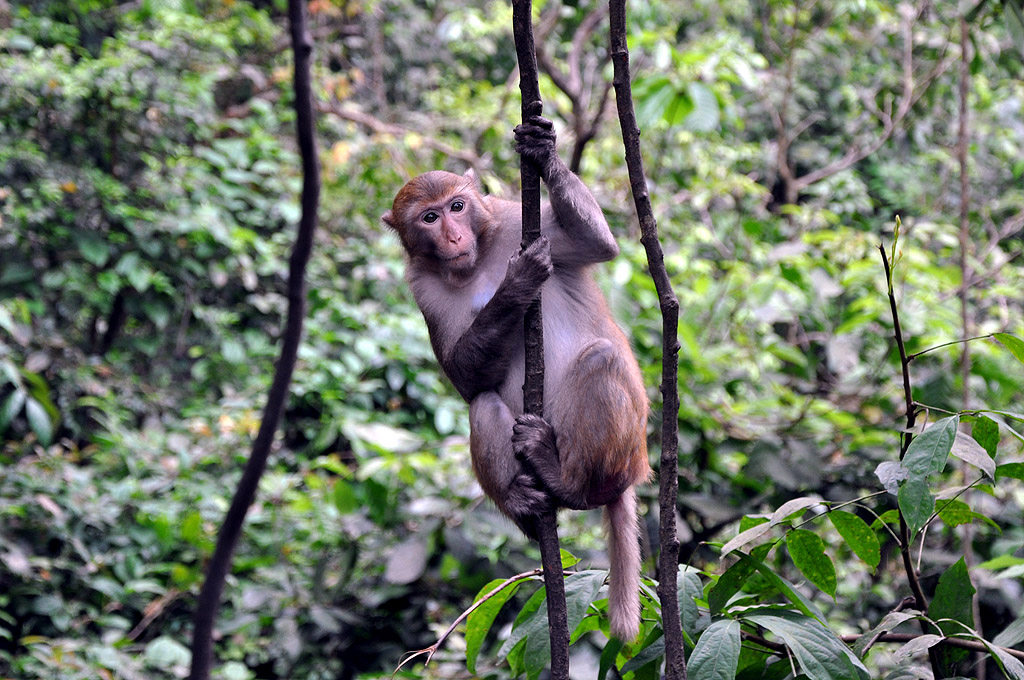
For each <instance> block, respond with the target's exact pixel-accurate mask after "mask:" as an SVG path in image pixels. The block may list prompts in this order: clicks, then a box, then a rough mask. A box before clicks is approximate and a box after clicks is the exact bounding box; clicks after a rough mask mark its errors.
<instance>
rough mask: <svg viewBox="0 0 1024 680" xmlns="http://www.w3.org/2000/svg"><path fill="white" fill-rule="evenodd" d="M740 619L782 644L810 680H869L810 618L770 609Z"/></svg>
mask: <svg viewBox="0 0 1024 680" xmlns="http://www.w3.org/2000/svg"><path fill="white" fill-rule="evenodd" d="M759 611H763V612H765V613H759ZM743 618H744V619H746V620H748V621H750V622H751V623H755V624H757V625H759V626H761V627H763V628H765V629H767V630H769V631H771V632H772V633H773V634H774V635H775V636H776V637H778V638H779V639H780V640H782V642H783V643H785V645H786V646H787V647H789V649H790V650H791V651H792V652H793V656H794V657H795V658H796V660H797V662H798V663H799V664H800V668H801V669H802V670H803V672H804V673H805V674H806V675H807V677H808V678H810V679H811V680H854V678H862V679H863V680H868V678H869V674H868V670H867V669H866V668H865V667H864V665H863V664H862V663H861V662H860V660H859V659H858V658H857V657H856V656H854V655H853V653H852V652H851V651H850V649H849V648H848V647H847V646H846V645H845V644H844V643H843V641H842V640H840V639H839V638H838V637H836V636H835V634H834V633H832V631H830V630H829V629H828V628H826V627H825V626H823V625H822V624H821V622H819V621H816V620H815V619H813V618H810V617H807V616H801V615H800V614H797V613H795V612H791V611H786V610H775V609H770V608H764V609H763V610H756V609H755V610H750V612H748V613H746V614H745V615H744V616H743Z"/></svg>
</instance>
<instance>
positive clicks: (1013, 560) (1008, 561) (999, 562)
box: [978, 555, 1024, 571]
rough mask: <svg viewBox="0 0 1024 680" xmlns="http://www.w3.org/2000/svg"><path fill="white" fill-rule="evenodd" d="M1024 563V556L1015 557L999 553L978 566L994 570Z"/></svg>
mask: <svg viewBox="0 0 1024 680" xmlns="http://www.w3.org/2000/svg"><path fill="white" fill-rule="evenodd" d="M1020 565H1024V557H1014V556H1013V555H999V556H998V557H993V558H992V559H990V560H985V561H984V562H982V563H981V564H979V565H978V566H979V567H981V568H982V569H991V570H993V571H995V570H997V569H1009V568H1010V567H1017V566H1020Z"/></svg>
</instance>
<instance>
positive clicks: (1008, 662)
mask: <svg viewBox="0 0 1024 680" xmlns="http://www.w3.org/2000/svg"><path fill="white" fill-rule="evenodd" d="M982 642H985V641H984V640H982ZM985 646H986V647H988V651H990V652H991V653H992V656H993V657H994V658H995V660H996V663H997V664H999V668H1000V670H1002V671H1003V673H1005V674H1006V677H1007V678H1008V679H1009V680H1024V663H1021V661H1020V659H1018V658H1017V657H1015V656H1012V655H1010V654H1008V653H1007V652H1006V651H1005V650H1003V649H1000V648H999V647H995V646H993V645H991V644H989V643H988V642H985Z"/></svg>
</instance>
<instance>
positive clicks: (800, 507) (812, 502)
mask: <svg viewBox="0 0 1024 680" xmlns="http://www.w3.org/2000/svg"><path fill="white" fill-rule="evenodd" d="M820 505H821V499H820V498H809V497H807V496H803V497H801V498H794V499H792V500H788V501H786V502H785V503H783V504H782V505H780V506H779V508H778V510H776V511H775V512H773V513H772V517H771V520H770V522H771V524H772V525H775V524H780V523H782V522H784V521H786V520H787V519H789V518H790V517H792V516H793V515H795V514H797V513H798V512H800V513H802V511H804V510H806V509H807V508H811V507H814V506H820Z"/></svg>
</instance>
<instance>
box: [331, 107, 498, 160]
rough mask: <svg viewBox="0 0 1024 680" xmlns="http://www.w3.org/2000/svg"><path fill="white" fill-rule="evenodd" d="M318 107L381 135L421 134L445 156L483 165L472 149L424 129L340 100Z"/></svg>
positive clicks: (431, 147)
mask: <svg viewBox="0 0 1024 680" xmlns="http://www.w3.org/2000/svg"><path fill="white" fill-rule="evenodd" d="M317 109H318V110H319V111H321V112H322V113H329V114H331V115H334V116H337V117H338V118H342V119H344V120H348V121H351V122H353V123H357V124H359V125H362V126H363V127H365V128H366V129H368V130H370V131H371V132H374V133H376V134H381V135H394V136H395V137H404V136H406V135H409V134H419V135H420V140H421V141H422V142H423V145H424V146H425V147H427V148H430V149H433V150H434V151H438V152H440V153H443V154H444V155H445V156H450V157H452V158H457V159H459V160H460V161H462V162H464V163H466V164H467V165H469V166H470V167H472V168H473V169H474V170H479V169H480V168H481V166H482V165H483V159H481V158H480V156H478V155H476V154H475V153H473V152H472V151H469V150H467V149H459V148H456V147H454V146H452V145H451V144H445V143H444V142H442V141H439V140H438V139H436V138H434V137H432V136H430V135H423V134H422V131H417V130H414V129H412V128H408V127H403V126H401V125H395V124H394V123H385V122H384V121H382V120H380V119H378V118H375V117H373V116H371V115H370V114H368V113H365V112H363V111H356V110H355V109H353V108H350V107H347V106H342V105H341V103H340V102H337V101H334V102H330V103H327V102H317Z"/></svg>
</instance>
